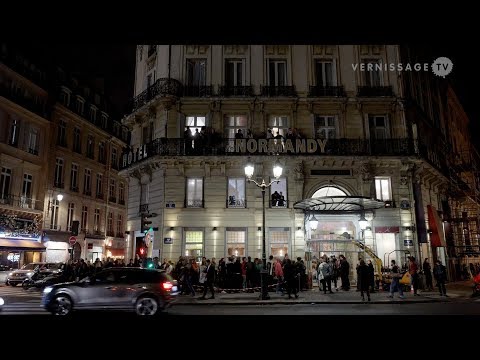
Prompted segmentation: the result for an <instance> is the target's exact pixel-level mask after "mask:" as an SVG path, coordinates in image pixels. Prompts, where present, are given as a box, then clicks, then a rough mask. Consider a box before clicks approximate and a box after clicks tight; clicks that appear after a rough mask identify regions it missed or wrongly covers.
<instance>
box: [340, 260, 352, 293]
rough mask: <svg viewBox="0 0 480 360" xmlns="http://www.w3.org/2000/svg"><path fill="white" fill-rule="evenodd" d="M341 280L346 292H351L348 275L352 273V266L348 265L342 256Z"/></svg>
mask: <svg viewBox="0 0 480 360" xmlns="http://www.w3.org/2000/svg"><path fill="white" fill-rule="evenodd" d="M339 259H340V279H341V280H342V289H343V290H345V291H348V290H350V280H349V279H348V275H349V273H350V264H349V263H348V261H347V259H346V258H345V255H340V256H339Z"/></svg>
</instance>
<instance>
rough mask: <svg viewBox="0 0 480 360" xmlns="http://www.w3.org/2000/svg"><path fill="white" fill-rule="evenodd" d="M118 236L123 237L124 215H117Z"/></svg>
mask: <svg viewBox="0 0 480 360" xmlns="http://www.w3.org/2000/svg"><path fill="white" fill-rule="evenodd" d="M117 237H123V216H122V215H121V214H118V215H117Z"/></svg>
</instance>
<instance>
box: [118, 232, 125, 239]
mask: <svg viewBox="0 0 480 360" xmlns="http://www.w3.org/2000/svg"><path fill="white" fill-rule="evenodd" d="M116 237H117V238H123V237H125V235H124V234H123V233H121V232H117V235H116Z"/></svg>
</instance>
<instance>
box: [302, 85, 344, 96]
mask: <svg viewBox="0 0 480 360" xmlns="http://www.w3.org/2000/svg"><path fill="white" fill-rule="evenodd" d="M308 96H310V97H345V91H344V90H343V86H310V91H309V92H308Z"/></svg>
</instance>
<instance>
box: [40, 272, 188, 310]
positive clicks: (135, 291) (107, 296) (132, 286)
mask: <svg viewBox="0 0 480 360" xmlns="http://www.w3.org/2000/svg"><path fill="white" fill-rule="evenodd" d="M178 293H179V291H178V287H177V283H176V281H175V280H173V279H172V277H171V276H170V275H167V274H166V273H165V272H164V271H163V270H155V269H143V268H131V267H117V268H108V269H104V270H101V271H99V272H98V273H97V274H95V275H94V276H92V277H87V278H85V279H83V280H81V281H78V282H68V283H62V284H56V285H53V286H47V287H46V288H45V289H44V290H43V296H42V306H43V307H44V308H45V309H46V310H48V311H50V312H51V313H52V314H55V315H69V314H71V312H72V311H73V310H80V309H88V310H129V311H134V312H135V313H136V314H137V315H157V314H158V313H160V312H161V311H162V310H164V309H166V308H167V307H169V306H170V305H171V303H172V301H173V299H174V297H175V295H177V294H178Z"/></svg>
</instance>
